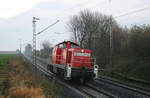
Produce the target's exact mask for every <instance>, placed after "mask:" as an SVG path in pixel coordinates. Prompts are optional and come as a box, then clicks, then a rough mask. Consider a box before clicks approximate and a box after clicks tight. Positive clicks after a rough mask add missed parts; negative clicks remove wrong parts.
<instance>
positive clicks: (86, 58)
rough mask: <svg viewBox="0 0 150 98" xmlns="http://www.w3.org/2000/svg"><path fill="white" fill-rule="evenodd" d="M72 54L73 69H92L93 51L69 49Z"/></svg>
mask: <svg viewBox="0 0 150 98" xmlns="http://www.w3.org/2000/svg"><path fill="white" fill-rule="evenodd" d="M69 51H70V52H71V55H72V56H71V57H72V58H71V64H72V67H79V68H83V67H84V68H90V67H91V51H90V50H88V49H82V48H74V49H69Z"/></svg>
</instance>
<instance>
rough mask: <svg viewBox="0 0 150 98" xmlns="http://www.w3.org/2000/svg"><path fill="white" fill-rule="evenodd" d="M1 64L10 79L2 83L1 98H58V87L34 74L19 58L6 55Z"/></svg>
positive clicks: (6, 78) (7, 78) (2, 57)
mask: <svg viewBox="0 0 150 98" xmlns="http://www.w3.org/2000/svg"><path fill="white" fill-rule="evenodd" d="M4 57H5V59H4ZM1 62H3V63H1V66H2V67H1V72H2V71H3V72H5V73H7V74H8V77H5V79H3V82H1V84H2V86H1V90H0V91H1V94H0V98H53V97H55V98H58V96H59V90H58V88H57V86H56V85H55V84H54V83H48V81H46V80H44V79H43V77H42V76H37V75H36V74H34V72H32V69H30V68H29V67H28V66H27V64H26V63H25V62H24V61H23V60H22V59H21V58H20V57H19V56H14V55H12V56H11V55H4V56H1Z"/></svg>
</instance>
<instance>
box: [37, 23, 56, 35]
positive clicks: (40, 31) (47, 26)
mask: <svg viewBox="0 0 150 98" xmlns="http://www.w3.org/2000/svg"><path fill="white" fill-rule="evenodd" d="M58 22H59V20H57V21H56V22H55V23H53V24H51V25H49V26H47V27H46V28H45V29H43V30H42V31H40V32H38V33H37V34H36V35H39V34H41V33H42V32H44V31H45V30H47V29H48V28H50V27H51V26H53V25H55V24H56V23H58Z"/></svg>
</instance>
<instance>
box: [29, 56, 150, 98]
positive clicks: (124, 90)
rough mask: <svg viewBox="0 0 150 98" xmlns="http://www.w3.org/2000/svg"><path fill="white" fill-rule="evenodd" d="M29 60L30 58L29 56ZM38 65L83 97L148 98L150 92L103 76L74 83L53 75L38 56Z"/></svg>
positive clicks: (42, 70)
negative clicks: (79, 83) (77, 83)
mask: <svg viewBox="0 0 150 98" xmlns="http://www.w3.org/2000/svg"><path fill="white" fill-rule="evenodd" d="M28 60H30V62H31V58H29V59H28ZM37 61H38V64H37V65H38V66H36V67H37V68H38V69H39V70H40V71H41V72H42V73H44V74H46V75H47V76H48V77H51V78H53V79H56V80H57V81H58V82H59V83H60V84H61V85H63V86H66V87H69V89H71V90H73V91H76V92H78V93H79V94H81V95H82V96H84V97H85V98H150V94H149V93H148V92H146V91H142V90H137V89H136V88H131V87H129V86H127V85H124V84H121V83H118V82H115V81H111V80H109V79H105V78H99V79H98V80H96V81H94V82H91V83H88V84H86V85H84V86H83V85H75V84H72V83H68V82H66V81H64V80H62V79H59V78H57V77H55V75H53V74H52V73H51V72H50V71H48V70H47V69H46V64H47V63H46V62H44V61H43V60H40V58H38V60H37Z"/></svg>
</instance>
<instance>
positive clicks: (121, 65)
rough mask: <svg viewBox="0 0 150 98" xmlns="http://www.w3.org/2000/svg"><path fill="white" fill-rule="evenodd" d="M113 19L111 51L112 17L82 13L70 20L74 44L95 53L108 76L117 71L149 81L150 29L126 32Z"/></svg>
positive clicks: (135, 26) (147, 26) (147, 27)
mask: <svg viewBox="0 0 150 98" xmlns="http://www.w3.org/2000/svg"><path fill="white" fill-rule="evenodd" d="M111 19H112V21H113V23H112V45H113V48H110V32H109V31H110V22H109V20H110V16H107V15H104V14H101V13H99V12H91V11H89V10H83V11H81V12H80V13H79V14H77V15H74V16H72V17H70V20H69V21H68V23H67V27H68V30H69V31H70V32H73V35H72V38H71V39H73V41H74V42H77V43H78V44H79V45H80V46H81V47H83V48H87V49H91V50H92V52H93V56H94V57H96V59H97V64H98V65H100V67H101V68H104V69H105V70H104V72H105V73H110V74H111V73H112V72H114V71H115V72H119V73H122V74H124V75H127V76H133V77H136V78H140V79H145V80H149V81H150V77H149V76H150V25H141V26H137V25H134V26H132V27H131V28H127V27H121V26H120V25H119V24H118V23H117V22H116V20H115V19H114V18H113V17H111ZM110 49H112V53H113V54H112V61H113V64H112V65H110Z"/></svg>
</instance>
